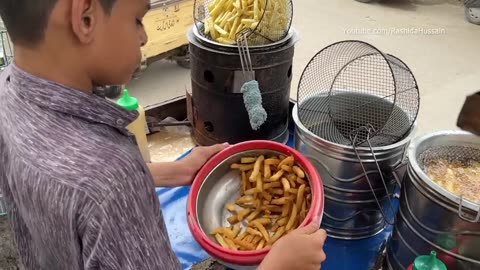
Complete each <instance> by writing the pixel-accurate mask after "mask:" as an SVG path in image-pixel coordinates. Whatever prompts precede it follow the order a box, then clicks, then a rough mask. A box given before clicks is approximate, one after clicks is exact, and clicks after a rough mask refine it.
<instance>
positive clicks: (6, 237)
mask: <svg viewBox="0 0 480 270" xmlns="http://www.w3.org/2000/svg"><path fill="white" fill-rule="evenodd" d="M16 257H17V256H16V250H15V247H14V244H13V239H12V235H11V233H10V227H9V225H8V220H7V217H6V216H3V217H0V270H17V269H19V268H18V267H17V259H16Z"/></svg>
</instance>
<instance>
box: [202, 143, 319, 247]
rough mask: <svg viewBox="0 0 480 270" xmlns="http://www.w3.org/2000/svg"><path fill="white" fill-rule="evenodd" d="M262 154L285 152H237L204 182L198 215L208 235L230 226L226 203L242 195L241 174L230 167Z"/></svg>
mask: <svg viewBox="0 0 480 270" xmlns="http://www.w3.org/2000/svg"><path fill="white" fill-rule="evenodd" d="M260 155H264V156H270V155H276V156H278V155H284V153H281V152H277V151H272V150H267V149H259V150H251V151H246V152H242V153H237V154H235V155H233V156H231V157H229V158H227V159H225V160H224V161H223V162H222V163H220V164H218V165H217V167H216V168H215V169H214V170H213V171H212V172H211V173H210V174H209V175H208V176H207V178H206V179H205V181H204V182H203V184H202V186H201V188H200V192H199V193H198V197H197V215H198V223H199V224H200V228H201V229H202V231H203V232H205V233H206V234H207V235H208V234H209V232H211V231H213V230H215V229H216V228H218V227H225V226H230V224H229V223H228V221H227V218H228V217H229V216H231V214H230V213H229V212H228V210H226V209H225V204H227V203H235V200H236V199H237V198H238V197H240V175H239V173H238V171H237V170H232V169H230V165H231V164H233V163H239V162H240V159H241V158H242V157H247V156H249V157H252V156H254V157H256V156H260ZM302 169H303V168H302ZM306 179H308V177H306ZM309 181H310V180H309ZM210 238H211V239H212V240H213V241H215V239H214V238H213V237H211V236H210Z"/></svg>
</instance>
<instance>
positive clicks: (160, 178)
mask: <svg viewBox="0 0 480 270" xmlns="http://www.w3.org/2000/svg"><path fill="white" fill-rule="evenodd" d="M228 146H229V144H217V145H213V146H208V147H196V148H194V149H193V150H192V152H191V153H190V154H189V155H188V156H186V157H185V158H184V159H182V160H180V161H175V162H164V163H148V164H147V166H148V168H149V169H150V172H151V174H152V176H153V182H154V184H155V186H156V187H178V186H188V185H190V184H192V182H193V179H194V178H195V175H196V174H197V172H198V171H199V170H200V169H201V168H202V166H203V165H204V164H205V163H206V162H207V161H208V160H209V159H210V158H211V157H212V156H213V155H215V154H216V153H218V152H220V151H222V150H223V149H225V148H227V147H228Z"/></svg>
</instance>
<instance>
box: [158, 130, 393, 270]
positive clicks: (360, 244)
mask: <svg viewBox="0 0 480 270" xmlns="http://www.w3.org/2000/svg"><path fill="white" fill-rule="evenodd" d="M288 145H289V146H293V137H292V135H290V138H289V141H288ZM187 154H189V153H188V152H187V153H185V154H184V155H182V156H181V157H180V158H179V159H182V158H183V157H185V156H186V155H187ZM189 191H190V188H188V187H180V188H159V189H157V194H158V196H159V199H160V204H161V206H162V211H163V216H164V219H165V223H166V225H167V229H168V236H169V238H170V242H171V244H172V248H173V250H174V251H175V253H176V254H177V256H178V258H179V260H180V263H181V264H182V268H183V269H189V268H190V267H191V266H192V265H194V264H196V263H198V262H201V261H203V260H205V259H207V258H208V254H207V253H206V252H205V251H204V250H203V249H202V248H201V247H200V246H199V245H198V244H197V242H196V241H195V240H194V238H193V236H192V234H191V233H190V230H189V228H188V225H187V217H186V205H187V197H188V192H189ZM390 233H391V228H387V229H386V230H385V231H383V232H382V233H380V234H378V235H377V236H374V237H371V238H367V239H363V240H356V241H346V240H337V239H332V238H329V239H327V242H326V243H325V253H326V254H327V261H326V262H325V263H324V264H323V265H322V269H323V270H369V269H373V268H372V267H373V265H374V263H375V259H376V258H377V256H378V254H379V252H380V248H381V247H382V245H383V243H384V242H385V241H386V239H387V238H388V237H389V236H390Z"/></svg>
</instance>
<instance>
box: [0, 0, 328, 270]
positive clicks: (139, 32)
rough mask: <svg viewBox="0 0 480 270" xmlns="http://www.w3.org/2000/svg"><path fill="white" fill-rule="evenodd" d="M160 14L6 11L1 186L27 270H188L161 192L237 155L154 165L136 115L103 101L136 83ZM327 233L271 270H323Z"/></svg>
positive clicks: (55, 6) (23, 6)
mask: <svg viewBox="0 0 480 270" xmlns="http://www.w3.org/2000/svg"><path fill="white" fill-rule="evenodd" d="M148 9H149V1H148V0H1V1H0V15H1V17H2V19H3V21H4V23H5V26H6V27H7V30H8V31H9V33H10V36H11V38H12V41H13V43H14V50H15V60H14V64H13V65H11V66H10V67H8V68H7V69H5V70H4V72H2V74H1V75H0V108H1V109H0V187H1V191H2V193H3V194H4V196H5V198H6V200H7V203H8V206H9V219H10V223H11V225H12V229H13V231H14V236H15V240H16V243H17V246H18V252H19V256H20V261H21V264H22V265H23V267H24V268H25V269H28V270H66V269H72V270H81V269H108V270H110V269H111V270H114V269H127V270H141V269H160V270H162V269H165V270H166V269H168V270H170V269H179V268H180V266H179V263H178V261H177V259H176V258H175V255H174V253H173V252H172V250H171V247H170V244H169V242H168V237H167V233H166V229H165V224H164V222H163V219H162V215H161V211H160V206H159V202H158V198H157V196H156V195H155V191H154V185H155V186H178V185H188V184H190V182H191V180H192V179H193V176H194V175H195V173H196V171H197V170H198V169H199V168H200V167H201V166H202V165H203V164H204V163H205V162H206V160H207V159H208V158H209V157H211V156H212V155H213V154H214V153H216V152H218V151H220V150H222V149H223V148H224V147H225V145H217V146H213V147H209V148H198V149H195V150H194V151H193V153H192V154H191V155H190V156H189V157H187V158H186V159H184V160H183V161H179V162H174V163H164V164H149V165H146V164H145V163H144V162H143V160H142V158H141V155H140V153H139V151H138V148H137V147H136V146H135V144H134V143H132V138H131V135H130V134H129V133H128V132H127V131H126V126H127V125H128V124H129V123H130V122H131V121H132V120H133V119H135V118H136V116H137V115H136V113H134V112H128V111H124V110H123V109H121V108H119V107H117V106H116V105H114V104H113V103H110V102H109V101H107V100H105V99H102V98H99V97H97V96H95V95H93V94H92V89H93V88H94V87H96V86H102V85H118V84H122V83H125V82H127V81H128V80H129V79H130V78H131V76H132V74H133V72H134V70H135V69H136V67H137V65H138V63H139V62H140V58H141V57H140V47H141V46H142V45H144V44H145V43H146V42H147V37H146V34H145V31H144V29H143V26H142V18H143V16H144V15H145V13H146V12H147V11H148ZM314 223H315V222H314ZM318 227H319V224H318V222H316V223H315V224H313V225H312V226H309V227H307V228H302V229H299V230H297V231H295V232H292V233H291V234H289V235H287V236H286V237H285V238H283V239H282V240H281V241H278V243H277V244H276V245H275V246H274V247H273V248H272V251H271V252H270V254H269V255H268V256H267V258H266V259H265V261H264V262H263V263H262V265H261V266H260V268H261V269H276V270H277V269H319V267H320V263H321V262H322V261H323V260H324V259H325V254H324V253H323V251H322V248H323V243H324V241H325V238H326V234H325V232H324V231H322V230H318ZM299 251H301V252H299Z"/></svg>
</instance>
